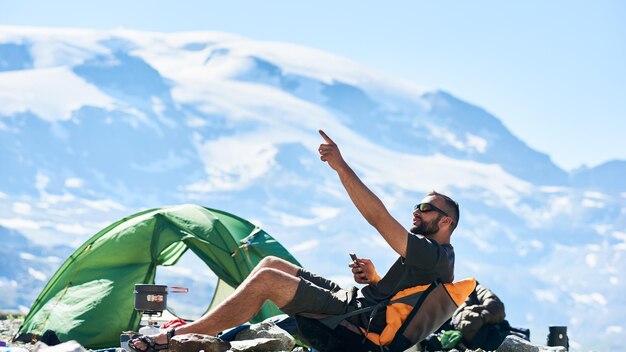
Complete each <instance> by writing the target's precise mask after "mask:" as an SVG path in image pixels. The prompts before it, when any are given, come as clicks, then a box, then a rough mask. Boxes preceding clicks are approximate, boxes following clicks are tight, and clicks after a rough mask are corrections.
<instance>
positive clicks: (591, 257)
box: [585, 253, 598, 268]
mask: <svg viewBox="0 0 626 352" xmlns="http://www.w3.org/2000/svg"><path fill="white" fill-rule="evenodd" d="M585 262H586V263H587V265H588V266H589V267H590V268H595V267H596V265H598V255H597V254H596V253H587V255H586V256H585Z"/></svg>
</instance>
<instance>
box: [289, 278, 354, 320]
mask: <svg viewBox="0 0 626 352" xmlns="http://www.w3.org/2000/svg"><path fill="white" fill-rule="evenodd" d="M357 292H358V290H357V289H356V287H352V288H350V289H348V290H344V289H339V290H334V291H331V290H329V289H327V288H324V287H320V286H318V285H315V284H314V283H312V282H311V281H309V280H306V279H305V278H302V277H301V278H300V283H299V284H298V288H297V290H296V294H295V295H294V297H293V299H292V300H291V302H289V303H287V305H285V306H284V307H282V308H281V309H280V310H282V311H283V312H284V313H286V314H289V315H291V316H293V315H295V314H298V313H315V314H332V315H337V314H344V313H347V312H349V311H351V309H350V308H351V306H352V305H353V304H354V306H355V307H356V305H355V303H356V302H355V300H356V294H357Z"/></svg>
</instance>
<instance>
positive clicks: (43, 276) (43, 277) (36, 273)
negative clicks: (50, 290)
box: [28, 268, 47, 281]
mask: <svg viewBox="0 0 626 352" xmlns="http://www.w3.org/2000/svg"><path fill="white" fill-rule="evenodd" d="M28 273H29V274H30V276H32V277H33V279H35V280H39V281H46V280H47V277H46V274H44V273H42V272H41V271H39V270H35V269H33V268H28Z"/></svg>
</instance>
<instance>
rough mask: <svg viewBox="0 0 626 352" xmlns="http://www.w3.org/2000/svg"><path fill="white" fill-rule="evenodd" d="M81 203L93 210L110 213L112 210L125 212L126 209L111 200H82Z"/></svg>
mask: <svg viewBox="0 0 626 352" xmlns="http://www.w3.org/2000/svg"><path fill="white" fill-rule="evenodd" d="M80 202H81V203H82V204H84V205H86V206H88V207H89V208H91V209H95V210H100V211H104V212H109V211H111V210H125V209H126V207H125V206H124V205H122V204H120V203H118V202H116V201H114V200H111V199H99V200H88V199H81V200H80Z"/></svg>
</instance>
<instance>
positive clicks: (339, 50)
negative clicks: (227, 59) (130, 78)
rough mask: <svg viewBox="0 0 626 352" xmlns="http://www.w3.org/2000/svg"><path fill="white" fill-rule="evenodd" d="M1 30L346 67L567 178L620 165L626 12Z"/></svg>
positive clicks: (178, 16) (165, 14)
mask: <svg viewBox="0 0 626 352" xmlns="http://www.w3.org/2000/svg"><path fill="white" fill-rule="evenodd" d="M0 9H1V11H0V24H5V25H27V26H50V27H77V28H93V29H113V28H120V27H123V28H129V29H139V30H150V31H162V32H176V31H189V30H215V31H223V32H230V33H235V34H240V35H243V36H246V37H250V38H253V39H259V40H273V41H283V42H290V43H297V44H301V45H305V46H311V47H315V48H319V49H322V50H326V51H329V52H332V53H335V54H338V55H341V56H345V57H348V58H350V59H353V60H355V61H358V62H360V63H362V64H365V65H367V66H370V67H372V68H374V69H376V70H378V71H381V72H384V73H388V74H390V75H393V76H398V77H403V78H405V79H407V80H409V81H412V82H414V83H415V84H417V85H420V86H424V87H431V88H440V89H443V90H445V91H448V92H450V93H452V94H454V95H456V96H458V97H459V98H461V99H464V100H467V101H469V102H471V103H474V104H477V105H479V106H481V107H483V108H485V109H486V110H488V111H490V112H492V113H493V114H495V115H496V116H497V117H498V118H500V119H501V120H502V121H503V122H504V124H505V125H506V126H507V127H508V128H509V129H510V130H511V131H512V132H513V133H514V134H516V135H517V136H518V137H519V138H521V139H522V140H524V141H525V142H526V143H527V144H529V145H530V146H531V147H533V148H535V149H537V150H539V151H542V152H545V153H547V154H549V155H550V156H551V158H552V160H554V161H555V162H556V163H557V164H558V165H559V166H561V167H563V168H565V169H567V170H570V169H574V168H577V167H579V166H580V165H582V164H586V165H588V166H596V165H598V164H600V163H603V162H606V161H608V160H611V159H622V160H626V138H625V137H626V84H625V83H624V82H626V64H625V63H626V40H625V38H626V35H625V34H626V21H624V15H626V2H624V1H621V0H615V1H593V2H591V1H580V0H574V1H561V0H558V1H556V0H555V1H541V0H532V1H523V2H522V1H520V2H515V3H513V2H509V1H507V2H505V1H495V0H494V1H471V2H469V1H468V2H454V1H431V2H424V1H421V2H419V1H405V2H395V3H391V4H390V3H385V4H383V3H381V2H376V3H374V2H370V3H368V2H365V1H342V2H337V1H315V2H307V3H304V2H299V1H263V2H260V1H256V2H253V1H249V2H244V1H219V2H218V1H207V0H204V1H201V0H198V1H191V0H178V1H162V0H151V1H147V0H133V1H127V0H126V1H121V0H107V1H99V2H95V1H70V0H56V1H43V0H41V1H32V0H20V1H10V0H0Z"/></svg>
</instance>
